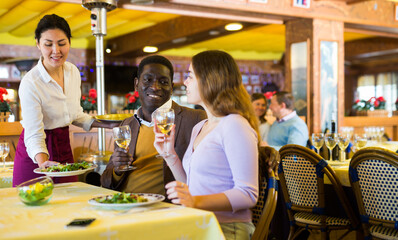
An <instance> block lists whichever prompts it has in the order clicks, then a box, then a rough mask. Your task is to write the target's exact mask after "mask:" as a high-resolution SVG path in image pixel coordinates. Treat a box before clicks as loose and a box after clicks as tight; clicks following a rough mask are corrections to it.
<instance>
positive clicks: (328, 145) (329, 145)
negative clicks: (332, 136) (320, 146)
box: [326, 140, 337, 149]
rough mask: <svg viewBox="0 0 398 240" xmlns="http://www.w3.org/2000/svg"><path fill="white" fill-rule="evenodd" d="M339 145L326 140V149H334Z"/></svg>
mask: <svg viewBox="0 0 398 240" xmlns="http://www.w3.org/2000/svg"><path fill="white" fill-rule="evenodd" d="M336 144H337V141H336V140H326V147H328V148H329V149H333V148H334V147H335V146H336Z"/></svg>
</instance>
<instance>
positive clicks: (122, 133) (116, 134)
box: [113, 125, 135, 172]
mask: <svg viewBox="0 0 398 240" xmlns="http://www.w3.org/2000/svg"><path fill="white" fill-rule="evenodd" d="M113 138H114V139H115V142H116V144H117V145H118V146H119V147H120V148H122V149H124V150H125V151H126V152H128V151H129V145H130V141H131V130H130V127H129V126H128V125H123V126H119V127H115V128H113ZM133 169H135V167H133V166H131V165H130V164H127V165H123V166H120V167H118V168H116V169H115V170H119V171H123V172H125V171H130V170H133Z"/></svg>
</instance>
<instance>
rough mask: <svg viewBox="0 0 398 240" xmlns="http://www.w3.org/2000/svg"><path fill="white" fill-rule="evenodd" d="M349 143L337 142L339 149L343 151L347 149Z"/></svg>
mask: <svg viewBox="0 0 398 240" xmlns="http://www.w3.org/2000/svg"><path fill="white" fill-rule="evenodd" d="M349 143H350V141H339V142H338V144H339V147H340V149H344V150H345V149H346V148H347V147H348V144H349Z"/></svg>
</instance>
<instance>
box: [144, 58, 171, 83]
mask: <svg viewBox="0 0 398 240" xmlns="http://www.w3.org/2000/svg"><path fill="white" fill-rule="evenodd" d="M147 64H162V65H163V66H166V67H167V68H168V69H169V70H170V79H171V82H173V76H174V70H173V64H171V62H170V61H169V60H168V59H167V58H165V57H163V56H160V55H152V56H149V57H146V58H144V59H142V61H141V62H140V65H139V66H138V73H137V78H140V76H141V73H142V71H143V69H144V66H145V65H147Z"/></svg>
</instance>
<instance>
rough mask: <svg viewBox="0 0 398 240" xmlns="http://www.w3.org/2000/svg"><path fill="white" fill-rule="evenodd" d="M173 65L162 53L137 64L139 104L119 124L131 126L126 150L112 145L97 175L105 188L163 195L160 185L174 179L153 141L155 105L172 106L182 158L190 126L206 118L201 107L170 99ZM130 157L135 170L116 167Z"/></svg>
mask: <svg viewBox="0 0 398 240" xmlns="http://www.w3.org/2000/svg"><path fill="white" fill-rule="evenodd" d="M173 74H174V71H173V66H172V64H171V63H170V61H169V60H168V59H166V58H164V57H162V56H158V55H155V56H149V57H146V58H144V59H143V60H142V61H141V63H140V65H139V66H138V73H137V77H136V78H135V79H134V87H135V90H136V91H138V93H139V98H140V101H141V105H142V106H141V108H139V109H138V111H137V113H136V114H135V115H134V116H132V117H130V118H127V119H126V120H124V121H123V122H122V123H121V125H129V126H130V128H131V142H130V145H129V152H128V153H126V152H125V150H123V149H121V148H119V147H118V146H115V151H114V153H113V154H112V156H111V158H110V160H109V163H108V165H107V167H106V169H105V171H104V173H103V174H102V176H101V184H102V186H103V187H105V188H110V189H113V190H117V191H121V192H144V193H156V194H162V195H165V187H164V185H165V184H167V183H168V182H171V181H173V180H174V177H173V174H172V173H171V171H170V169H169V167H168V166H167V164H166V163H165V161H163V159H162V158H157V157H156V155H157V154H158V153H157V151H156V149H155V147H154V145H153V142H154V140H155V134H154V131H153V126H154V123H153V122H152V117H151V115H152V112H154V111H155V110H156V109H158V108H160V107H162V108H173V109H174V112H175V129H176V130H175V132H176V136H175V143H174V146H175V150H176V153H177V155H178V157H179V158H180V159H183V155H184V153H185V150H186V148H187V147H188V144H189V141H190V138H191V131H192V128H193V127H194V126H195V125H196V123H198V122H200V121H201V120H203V119H205V118H206V113H205V111H202V110H195V109H190V108H186V107H182V106H179V105H178V104H177V103H175V102H173V101H172V100H171V98H170V97H171V94H172V92H173ZM131 159H133V163H132V164H133V166H134V167H136V169H135V170H132V171H127V172H123V171H120V170H118V167H119V166H121V165H126V164H128V163H129V162H131Z"/></svg>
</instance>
